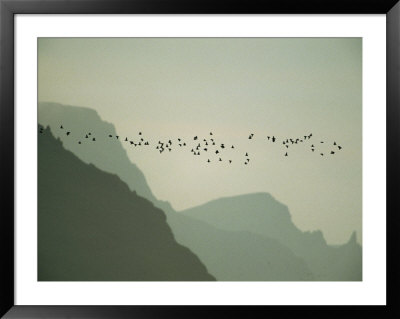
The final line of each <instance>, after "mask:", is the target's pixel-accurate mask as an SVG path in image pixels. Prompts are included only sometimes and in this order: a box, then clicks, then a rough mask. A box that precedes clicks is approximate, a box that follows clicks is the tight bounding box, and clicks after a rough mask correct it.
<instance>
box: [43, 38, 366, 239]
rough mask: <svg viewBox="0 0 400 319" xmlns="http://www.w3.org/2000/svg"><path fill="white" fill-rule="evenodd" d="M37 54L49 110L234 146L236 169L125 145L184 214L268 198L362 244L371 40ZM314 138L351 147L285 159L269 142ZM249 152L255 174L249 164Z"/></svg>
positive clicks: (51, 47)
mask: <svg viewBox="0 0 400 319" xmlns="http://www.w3.org/2000/svg"><path fill="white" fill-rule="evenodd" d="M38 45H39V49H38V61H39V68H38V72H39V101H41V102H44V101H48V102H59V103H62V104H68V105H76V106H85V107H89V108H93V109H95V110H97V112H98V113H99V115H100V116H101V117H102V118H103V119H104V120H106V121H108V122H111V123H113V124H114V125H115V127H116V129H117V132H118V133H119V134H120V135H121V136H125V135H127V136H132V135H135V134H137V132H138V131H139V130H140V131H143V133H144V134H145V135H146V136H148V137H149V139H150V140H151V141H153V140H154V141H158V139H159V138H167V139H168V138H177V137H185V138H189V137H193V136H194V135H199V136H201V137H203V136H208V132H209V131H213V132H214V136H215V138H216V139H218V140H219V141H221V142H225V143H226V144H235V146H236V149H235V150H236V151H237V152H231V155H230V157H231V158H232V159H233V163H232V164H235V165H209V164H207V163H206V158H205V157H203V156H201V157H194V156H192V155H191V153H190V151H188V150H186V152H184V151H179V152H178V151H176V152H171V153H170V154H165V156H159V155H158V154H157V153H156V152H155V150H154V149H151V150H150V149H149V150H147V151H138V150H137V149H132V148H127V150H128V155H129V157H130V158H131V160H132V161H133V162H134V163H135V164H137V165H138V167H139V168H140V169H141V170H142V171H143V173H144V174H145V176H146V178H147V181H148V183H149V185H150V187H151V189H152V190H153V193H154V194H155V196H156V197H157V198H159V199H161V200H167V201H169V202H170V203H171V204H172V206H173V207H174V208H175V209H177V210H182V209H185V208H188V207H192V206H195V205H198V204H202V203H204V202H206V201H209V200H212V199H216V198H219V197H222V196H232V195H237V194H244V193H251V192H260V191H262V192H269V193H271V194H272V195H273V196H274V197H275V198H276V199H277V200H279V201H280V202H282V203H284V204H285V205H287V206H288V207H289V210H290V212H291V214H292V216H293V221H294V223H295V224H296V225H297V226H298V227H299V228H300V229H302V230H316V229H320V230H322V231H323V233H324V236H325V238H326V240H327V241H328V243H332V244H340V243H343V242H346V241H347V240H348V239H349V237H350V235H351V233H352V232H353V231H354V230H356V231H357V233H358V240H359V242H361V235H362V232H361V230H362V218H361V217H362V204H361V203H362V202H361V196H362V188H361V187H362V180H361V177H362V153H361V151H362V149H361V146H362V145H361V142H362V136H361V131H362V40H361V38H114V39H111V38H109V39H107V38H104V39H103V38H97V39H90V38H81V39H79V38H75V39H74V38H58V39H45V38H42V39H39V42H38ZM249 133H254V134H255V137H254V139H253V140H251V141H249V140H248V135H249ZM309 133H313V138H315V140H313V141H312V143H314V142H318V143H316V144H319V145H318V147H321V145H322V144H320V143H319V141H320V140H324V141H325V143H324V144H323V145H324V147H325V151H328V150H330V148H331V147H333V146H328V143H330V144H332V143H333V142H334V141H336V142H338V143H339V144H340V145H342V146H343V149H342V150H341V151H340V152H337V153H336V154H335V155H334V156H324V157H321V156H319V155H318V154H315V153H312V152H311V151H310V150H309V148H308V147H301V146H298V147H297V149H296V150H293V151H292V149H293V148H292V149H290V151H291V152H289V156H288V157H284V156H282V155H283V154H284V152H286V151H285V150H284V149H283V146H282V145H281V144H279V145H278V144H275V145H271V144H268V143H267V142H266V136H267V135H275V136H277V137H278V138H280V137H297V136H303V135H306V134H309ZM207 138H208V137H207ZM250 142H251V144H250ZM246 151H247V152H248V153H249V154H250V158H251V165H240V164H243V163H242V162H244V161H243V158H244V157H243V155H244V152H246ZM318 153H319V152H318ZM224 159H225V158H224ZM213 164H217V163H213ZM218 164H220V163H218Z"/></svg>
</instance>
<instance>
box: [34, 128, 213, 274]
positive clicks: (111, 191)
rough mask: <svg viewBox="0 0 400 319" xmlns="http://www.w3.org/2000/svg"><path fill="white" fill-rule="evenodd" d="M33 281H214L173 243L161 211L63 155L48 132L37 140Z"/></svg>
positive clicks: (115, 179) (70, 155) (104, 175)
mask: <svg viewBox="0 0 400 319" xmlns="http://www.w3.org/2000/svg"><path fill="white" fill-rule="evenodd" d="M117 161H118V160H117ZM38 280H40V281H212V280H215V278H214V277H213V276H211V275H210V274H209V273H208V272H207V269H206V267H205V266H204V265H203V264H202V263H201V261H200V260H199V258H198V257H197V256H196V255H194V254H193V253H192V252H191V251H190V250H189V249H188V248H186V247H183V246H181V245H179V244H178V243H177V242H176V241H175V239H174V237H173V234H172V232H171V229H170V228H169V226H168V224H167V223H166V217H165V214H164V213H163V212H162V211H161V210H160V209H158V208H156V207H154V205H153V204H152V203H151V202H149V201H148V200H147V199H144V198H142V197H140V196H138V195H137V194H136V193H135V192H132V191H130V190H129V188H128V187H127V185H126V184H125V183H123V182H122V181H121V180H120V179H119V178H118V177H117V176H116V175H113V174H109V173H106V172H103V171H101V170H99V169H98V168H96V167H95V166H93V165H91V164H89V165H88V164H85V163H84V162H82V161H81V160H79V159H78V158H77V157H76V156H75V155H74V154H73V153H71V152H70V151H66V150H65V149H64V148H63V145H62V143H61V141H60V140H56V139H55V138H54V137H53V135H52V133H51V131H50V129H49V128H46V129H44V130H43V132H42V133H40V134H39V136H38Z"/></svg>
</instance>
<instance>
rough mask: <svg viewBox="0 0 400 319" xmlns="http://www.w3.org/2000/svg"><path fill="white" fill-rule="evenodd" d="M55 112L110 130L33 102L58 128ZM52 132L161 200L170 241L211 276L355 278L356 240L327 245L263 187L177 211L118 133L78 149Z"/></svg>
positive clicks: (77, 113) (76, 112)
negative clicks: (162, 196)
mask: <svg viewBox="0 0 400 319" xmlns="http://www.w3.org/2000/svg"><path fill="white" fill-rule="evenodd" d="M76 119H79V122H77V121H76ZM61 120H62V122H63V123H68V124H69V125H71V126H73V127H74V130H75V129H77V130H80V131H81V132H84V131H85V130H83V129H82V128H85V127H88V128H90V129H92V128H93V127H94V128H96V130H97V129H98V130H99V132H101V131H102V130H104V129H107V130H108V131H109V132H113V133H110V134H112V135H113V136H114V135H115V133H114V132H115V129H114V127H113V126H112V124H109V123H106V122H103V120H101V118H100V117H99V116H98V114H97V113H96V112H95V111H93V110H90V109H87V108H80V107H73V106H64V105H61V104H55V103H40V104H39V122H40V123H41V124H45V125H50V127H56V128H59V126H60V121H61ZM64 126H65V127H66V126H67V124H65V125H64ZM56 131H57V130H56ZM71 131H72V129H71ZM84 133H86V132H84ZM58 136H59V137H60V138H61V140H62V141H63V143H65V147H66V148H68V147H69V148H68V149H70V150H71V151H72V152H74V153H75V154H76V155H77V156H78V157H79V158H81V159H82V160H84V161H85V162H86V163H93V164H94V165H96V166H97V167H99V168H101V169H102V170H104V171H107V172H110V173H113V174H116V175H118V177H119V178H120V179H121V180H122V181H124V182H125V183H126V184H127V185H128V186H129V188H130V189H131V190H135V191H137V193H138V194H139V195H141V196H143V197H145V198H147V199H149V200H150V201H151V202H153V204H154V205H155V206H156V207H159V208H161V209H162V210H163V211H164V212H165V213H166V216H167V222H168V224H169V225H170V227H171V229H172V231H173V233H174V236H175V238H176V241H177V242H178V243H180V244H182V245H184V246H186V247H188V248H189V249H190V250H191V251H193V252H194V253H195V254H196V255H197V256H199V258H200V259H201V261H202V262H203V263H204V264H205V265H206V267H207V269H208V271H209V272H210V273H211V274H212V275H214V276H215V277H216V278H217V280H227V281H230V280H234V281H235V280H244V281H246V280H248V281H250V280H255V281H262V280H271V281H277V280H279V281H281V280H293V281H297V280H322V281H327V280H350V281H353V280H361V278H362V267H361V265H362V262H361V259H362V258H361V246H360V245H358V244H357V243H356V241H355V237H354V236H353V237H352V240H350V241H349V243H347V244H346V245H341V246H330V245H327V244H326V242H325V240H324V239H323V236H322V233H321V232H312V233H310V232H301V231H300V230H299V229H298V228H297V227H296V226H295V225H294V224H293V223H292V221H291V217H290V213H289V211H288V209H287V207H286V206H284V205H282V204H280V203H279V202H277V201H276V200H274V199H273V198H272V196H270V195H269V194H265V193H264V194H253V195H243V196H236V197H232V198H222V199H220V200H216V201H212V202H210V203H207V204H204V205H201V206H198V207H196V208H193V209H190V210H186V211H183V212H179V213H178V212H176V211H174V209H173V208H172V207H171V205H170V204H169V203H168V202H165V201H159V200H157V199H156V198H155V197H154V195H153V194H152V192H151V190H150V188H149V186H148V184H147V182H146V179H145V177H144V175H143V174H142V172H141V171H140V170H139V169H138V168H137V166H136V165H134V164H133V163H132V162H131V161H130V160H129V158H128V157H127V155H126V151H125V150H124V149H123V147H122V145H121V144H120V142H119V141H114V142H113V143H110V144H112V145H113V146H112V148H110V147H111V146H103V145H101V144H100V143H98V144H94V145H93V147H92V148H90V149H89V148H87V149H84V150H82V148H79V145H76V144H73V143H72V144H70V142H69V141H68V138H69V137H66V136H65V135H63V134H60V135H58ZM96 143H97V142H96ZM100 145H101V147H100ZM97 148H105V149H101V150H98V149H97ZM108 152H111V154H109V153H108ZM105 153H108V154H105ZM102 156H105V157H106V160H105V159H103V158H102ZM120 166H121V167H120ZM278 251H279V252H281V253H279V254H278V253H277V252H278ZM310 272H311V274H310ZM285 278H286V279H285Z"/></svg>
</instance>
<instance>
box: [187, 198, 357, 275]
mask: <svg viewBox="0 0 400 319" xmlns="http://www.w3.org/2000/svg"><path fill="white" fill-rule="evenodd" d="M180 213H181V214H184V215H185V216H188V217H192V218H196V219H198V220H201V221H204V222H207V223H209V224H210V225H213V226H214V227H217V228H220V229H223V230H227V231H248V232H251V233H253V234H257V235H259V236H263V237H267V238H273V239H275V240H277V241H279V242H280V243H281V244H283V245H285V246H286V247H288V248H289V249H291V250H292V251H293V253H294V254H295V255H296V256H298V257H301V258H302V259H303V260H304V261H305V262H306V264H307V266H308V267H309V268H310V269H311V271H312V273H313V274H314V276H315V279H316V280H322V281H332V280H334V281H359V280H362V251H361V246H360V245H359V244H358V243H357V242H356V239H355V238H356V237H355V233H354V234H353V235H352V237H351V239H350V240H349V242H348V243H347V244H345V245H340V246H331V245H327V243H326V241H325V240H324V238H323V235H322V232H320V231H316V232H302V231H300V230H299V229H298V228H297V227H296V226H295V225H294V224H293V222H292V220H291V216H290V213H289V210H288V208H287V207H286V206H285V205H282V204H281V203H279V202H278V201H277V200H275V199H274V198H273V197H272V196H271V195H270V194H266V193H258V194H248V195H241V196H235V197H227V198H220V199H217V200H214V201H210V202H208V203H205V204H203V205H200V206H197V207H194V208H191V209H187V210H184V211H181V212H180Z"/></svg>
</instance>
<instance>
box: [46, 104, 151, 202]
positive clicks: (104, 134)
mask: <svg viewBox="0 0 400 319" xmlns="http://www.w3.org/2000/svg"><path fill="white" fill-rule="evenodd" d="M38 121H39V124H41V125H43V126H44V127H46V126H50V127H51V130H52V133H53V135H54V136H55V137H56V138H60V139H61V140H62V142H63V146H64V148H65V149H67V150H70V151H72V152H73V153H74V154H76V155H77V156H78V157H79V158H80V159H81V160H82V161H83V162H85V163H88V164H94V165H95V166H96V167H98V168H99V169H101V170H103V171H105V172H110V173H114V174H117V175H118V176H120V177H121V176H123V177H124V179H123V181H124V182H126V183H127V184H128V186H129V188H130V189H131V190H134V191H136V192H137V193H138V195H140V196H143V197H145V198H147V199H149V200H151V201H155V200H156V198H155V197H154V195H153V193H152V192H151V190H150V188H149V186H148V184H147V181H146V178H145V176H144V175H143V173H142V172H141V171H140V170H139V168H138V167H137V166H136V165H135V164H133V163H132V162H131V161H130V160H129V158H128V156H127V154H126V151H125V149H124V148H123V147H122V145H121V143H120V141H115V139H113V140H112V141H111V140H110V139H109V138H108V135H109V134H111V135H112V136H115V135H116V132H115V127H114V125H112V124H111V123H107V122H105V121H103V120H102V119H101V118H100V117H99V115H98V114H97V112H96V111H94V110H92V109H89V108H85V107H76V106H66V105H62V104H58V103H39V105H38ZM60 125H63V126H64V128H65V129H64V130H61V129H60ZM66 130H69V131H71V134H70V136H68V138H67V136H66V135H65V131H66ZM89 132H90V133H91V136H89V138H88V139H86V138H85V135H86V134H88V133H89ZM92 137H95V138H96V137H97V139H96V142H95V143H93V142H92V141H91V139H92ZM77 140H82V143H84V144H83V145H80V144H78V142H77ZM82 146H84V147H82Z"/></svg>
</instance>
